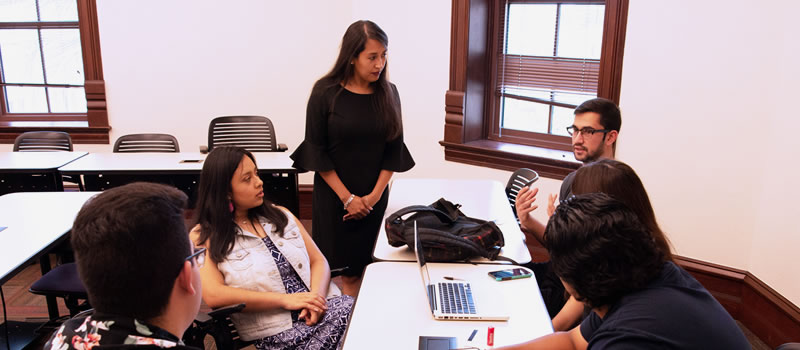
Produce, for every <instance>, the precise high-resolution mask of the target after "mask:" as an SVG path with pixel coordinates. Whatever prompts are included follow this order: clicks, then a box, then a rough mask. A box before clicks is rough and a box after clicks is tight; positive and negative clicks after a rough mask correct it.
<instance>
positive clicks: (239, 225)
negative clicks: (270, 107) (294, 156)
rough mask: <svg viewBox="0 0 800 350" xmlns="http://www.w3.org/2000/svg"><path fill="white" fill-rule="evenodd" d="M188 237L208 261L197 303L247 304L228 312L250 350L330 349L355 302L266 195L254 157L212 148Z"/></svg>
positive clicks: (308, 239)
mask: <svg viewBox="0 0 800 350" xmlns="http://www.w3.org/2000/svg"><path fill="white" fill-rule="evenodd" d="M197 198H198V200H197V205H196V208H195V221H196V225H195V227H194V228H193V229H192V231H191V233H190V235H191V238H192V240H193V241H194V242H195V244H197V245H198V246H201V247H205V248H206V249H207V253H208V257H209V258H210V259H209V260H210V261H208V262H207V263H206V264H205V265H204V266H203V267H202V268H201V269H200V274H201V276H202V279H203V293H204V295H203V300H205V302H206V304H208V305H209V306H211V307H212V308H215V307H222V306H226V305H232V304H239V303H245V304H246V305H247V306H246V307H245V309H244V310H243V312H242V313H237V314H233V315H231V319H232V320H233V324H234V325H235V326H236V329H237V331H238V332H239V336H240V337H241V338H242V339H243V340H254V341H255V347H256V349H259V350H263V349H287V348H291V349H336V348H337V346H338V344H339V341H340V340H341V337H342V334H343V333H344V331H345V329H346V328H347V321H348V318H349V316H350V312H351V310H352V307H353V298H352V297H350V296H347V295H340V292H339V289H338V288H337V287H336V285H334V284H333V283H331V281H330V267H329V266H328V262H327V261H326V260H325V257H324V256H323V255H322V253H321V252H320V250H319V248H317V245H316V244H314V241H313V240H312V239H311V237H310V235H309V234H308V232H306V230H305V229H304V228H303V225H302V224H301V223H300V222H299V220H298V219H297V218H296V217H295V216H294V215H292V213H291V212H290V211H289V210H287V209H286V208H283V207H279V206H276V205H274V204H272V203H270V202H269V201H268V200H266V199H264V188H263V182H262V181H261V179H260V178H259V177H258V168H257V167H256V163H255V158H254V157H253V155H252V154H251V153H250V152H248V151H246V150H244V149H242V148H239V147H219V148H215V149H214V150H213V151H212V152H211V153H210V154H209V155H208V157H207V158H206V160H205V164H203V171H202V173H201V175H200V184H199V186H198V190H197Z"/></svg>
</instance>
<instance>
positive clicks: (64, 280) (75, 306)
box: [28, 263, 91, 321]
mask: <svg viewBox="0 0 800 350" xmlns="http://www.w3.org/2000/svg"><path fill="white" fill-rule="evenodd" d="M28 291H29V292H31V293H33V294H37V295H44V296H53V297H57V298H63V299H64V304H65V305H66V306H67V309H69V315H70V316H71V317H73V316H75V315H77V314H78V313H79V312H81V311H84V310H87V309H89V308H91V306H89V296H88V295H87V293H86V287H84V286H83V282H81V279H80V278H79V277H78V266H77V265H75V263H65V264H61V265H58V266H56V267H55V268H53V269H52V270H50V271H48V272H47V273H45V274H44V275H43V276H42V277H40V278H39V279H38V280H36V282H34V283H33V284H32V285H31V287H30V289H29V290H28ZM50 316H51V321H55V320H56V319H59V316H60V315H50Z"/></svg>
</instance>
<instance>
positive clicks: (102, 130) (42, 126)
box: [0, 121, 111, 144]
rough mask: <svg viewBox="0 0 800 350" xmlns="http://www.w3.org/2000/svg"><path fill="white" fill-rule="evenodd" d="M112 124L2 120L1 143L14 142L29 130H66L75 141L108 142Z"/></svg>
mask: <svg viewBox="0 0 800 350" xmlns="http://www.w3.org/2000/svg"><path fill="white" fill-rule="evenodd" d="M110 130H111V127H110V126H99V127H90V126H89V123H88V122H85V121H0V143H14V140H15V139H16V138H17V136H19V135H20V134H22V133H24V132H28V131H64V132H67V133H69V135H70V137H72V142H73V143H82V144H108V143H109V138H108V132H109V131H110Z"/></svg>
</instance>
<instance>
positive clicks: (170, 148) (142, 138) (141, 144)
mask: <svg viewBox="0 0 800 350" xmlns="http://www.w3.org/2000/svg"><path fill="white" fill-rule="evenodd" d="M180 151H181V149H180V147H178V140H177V139H176V138H175V136H172V135H168V134H130V135H123V136H120V138H118V139H117V142H115V143H114V152H120V153H127V152H180Z"/></svg>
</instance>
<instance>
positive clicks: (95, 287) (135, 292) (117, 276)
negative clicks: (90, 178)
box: [45, 183, 205, 350]
mask: <svg viewBox="0 0 800 350" xmlns="http://www.w3.org/2000/svg"><path fill="white" fill-rule="evenodd" d="M185 205H186V195H185V194H183V192H181V191H179V190H177V189H175V188H173V187H169V186H165V185H159V184H152V183H133V184H129V185H125V186H121V187H117V188H113V189H110V190H107V191H105V192H103V193H100V194H98V195H97V196H96V197H94V198H92V199H91V200H89V201H88V202H87V203H86V204H85V205H84V206H83V208H82V209H81V211H80V212H79V213H78V216H77V218H76V219H75V223H74V225H73V227H72V238H71V243H72V247H73V249H74V250H75V259H76V264H77V265H78V272H79V274H80V276H81V281H83V284H84V285H85V286H86V291H87V293H88V294H89V300H90V302H91V304H92V306H93V307H94V312H93V313H91V314H89V315H88V316H86V315H84V316H78V317H75V318H73V319H71V320H69V321H67V322H65V323H64V324H63V325H62V326H61V327H60V328H59V329H58V330H57V331H56V332H55V333H54V334H53V336H52V337H51V338H50V340H49V341H48V342H47V344H45V349H48V350H68V349H75V350H89V349H95V350H101V349H123V348H124V349H127V348H136V349H140V348H172V349H194V348H191V347H187V346H185V345H183V342H182V341H181V340H180V337H181V336H182V335H183V332H184V331H186V329H187V328H188V327H189V325H191V323H192V320H194V317H195V316H196V315H197V311H198V309H199V308H200V298H201V295H200V289H201V286H200V274H199V267H200V266H201V265H202V264H203V262H204V260H205V259H204V251H205V249H202V250H194V249H193V248H192V245H191V244H190V242H189V237H188V234H187V230H186V227H185V224H184V220H183V208H184V206H185Z"/></svg>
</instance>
